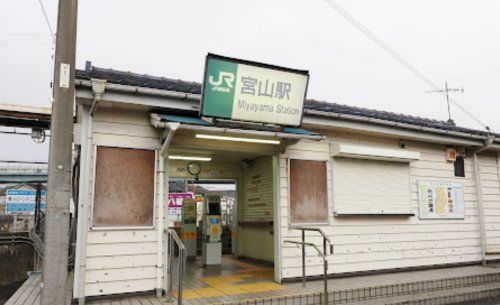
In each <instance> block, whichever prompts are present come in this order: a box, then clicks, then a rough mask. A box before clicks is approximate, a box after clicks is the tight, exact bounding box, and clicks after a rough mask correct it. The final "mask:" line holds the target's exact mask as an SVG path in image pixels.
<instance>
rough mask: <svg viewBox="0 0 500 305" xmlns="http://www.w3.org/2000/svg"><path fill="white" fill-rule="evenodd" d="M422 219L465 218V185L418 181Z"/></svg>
mask: <svg viewBox="0 0 500 305" xmlns="http://www.w3.org/2000/svg"><path fill="white" fill-rule="evenodd" d="M418 206H419V214H420V219H464V218H465V205H464V187H463V185H462V184H460V183H450V182H440V181H418Z"/></svg>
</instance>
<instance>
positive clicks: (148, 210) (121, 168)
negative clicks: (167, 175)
mask: <svg viewBox="0 0 500 305" xmlns="http://www.w3.org/2000/svg"><path fill="white" fill-rule="evenodd" d="M154 170H155V151H154V150H145V149H129V148H115V147H103V146H99V147H97V156H96V170H95V190H94V209H93V215H92V225H93V226H94V227H124V226H127V227H138V226H152V225H153V210H154V180H155V179H154Z"/></svg>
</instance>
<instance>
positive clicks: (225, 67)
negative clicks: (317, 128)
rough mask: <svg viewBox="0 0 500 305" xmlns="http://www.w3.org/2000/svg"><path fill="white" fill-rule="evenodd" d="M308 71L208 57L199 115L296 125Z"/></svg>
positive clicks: (304, 93)
mask: <svg viewBox="0 0 500 305" xmlns="http://www.w3.org/2000/svg"><path fill="white" fill-rule="evenodd" d="M308 81H309V72H308V71H302V70H294V69H288V68H282V67H276V66H271V65H267V64H261V63H255V62H249V61H244V60H238V59H234V58H228V57H222V56H218V55H213V54H209V55H208V56H207V59H206V66H205V76H204V82H203V94H202V105H201V115H202V116H205V117H214V118H224V119H230V120H236V121H247V122H258V123H268V124H278V125H285V126H300V124H301V121H302V113H303V108H304V100H305V97H306V93H307V84H308Z"/></svg>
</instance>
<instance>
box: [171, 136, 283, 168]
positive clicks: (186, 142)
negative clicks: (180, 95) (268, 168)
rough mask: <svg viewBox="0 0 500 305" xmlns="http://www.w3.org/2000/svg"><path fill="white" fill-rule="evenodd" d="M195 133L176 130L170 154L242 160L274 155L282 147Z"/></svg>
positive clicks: (215, 159)
mask: <svg viewBox="0 0 500 305" xmlns="http://www.w3.org/2000/svg"><path fill="white" fill-rule="evenodd" d="M200 133H206V132H200ZM195 135H196V133H195V132H192V131H185V130H180V131H178V132H176V133H175V134H174V137H173V139H172V143H171V144H170V148H169V150H168V151H169V154H171V155H182V156H199V157H211V158H212V161H221V162H240V161H242V160H252V159H255V158H258V157H261V156H266V155H267V156H270V155H274V154H276V153H277V152H278V150H279V148H280V146H279V145H270V144H256V143H244V142H234V141H220V140H206V139H197V138H195ZM242 137H244V136H242Z"/></svg>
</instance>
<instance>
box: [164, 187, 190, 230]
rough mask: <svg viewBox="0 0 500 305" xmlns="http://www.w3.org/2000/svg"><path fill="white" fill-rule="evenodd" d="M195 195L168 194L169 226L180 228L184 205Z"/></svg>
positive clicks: (187, 193) (188, 193)
mask: <svg viewBox="0 0 500 305" xmlns="http://www.w3.org/2000/svg"><path fill="white" fill-rule="evenodd" d="M192 198H194V194H193V193H191V192H186V193H169V194H168V226H169V227H175V226H180V225H181V221H182V203H183V201H184V199H192Z"/></svg>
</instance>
